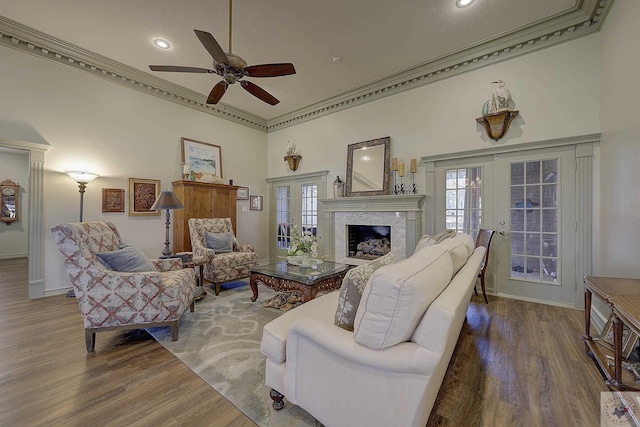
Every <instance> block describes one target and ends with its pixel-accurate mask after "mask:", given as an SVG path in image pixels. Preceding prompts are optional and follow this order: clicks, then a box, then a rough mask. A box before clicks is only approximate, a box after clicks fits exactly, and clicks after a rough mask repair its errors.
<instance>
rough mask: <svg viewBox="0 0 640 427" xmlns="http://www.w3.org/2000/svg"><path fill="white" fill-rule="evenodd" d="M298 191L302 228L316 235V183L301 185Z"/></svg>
mask: <svg viewBox="0 0 640 427" xmlns="http://www.w3.org/2000/svg"><path fill="white" fill-rule="evenodd" d="M300 191H301V202H302V207H301V212H302V221H301V225H302V230H303V231H307V230H310V231H311V234H313V235H314V236H316V235H317V233H318V186H317V185H316V184H306V185H302V186H301V187H300Z"/></svg>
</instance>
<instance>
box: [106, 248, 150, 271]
mask: <svg viewBox="0 0 640 427" xmlns="http://www.w3.org/2000/svg"><path fill="white" fill-rule="evenodd" d="M96 257H97V258H98V260H100V261H101V262H102V263H103V264H104V265H106V266H107V267H109V268H110V269H112V270H113V271H121V272H136V271H158V269H157V268H156V266H155V265H153V263H152V262H151V261H149V258H147V256H146V255H145V254H144V253H142V251H141V250H140V249H138V248H136V247H135V246H130V245H128V246H125V247H124V248H122V249H120V250H118V251H111V252H97V253H96Z"/></svg>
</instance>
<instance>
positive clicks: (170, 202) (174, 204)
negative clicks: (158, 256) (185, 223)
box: [151, 190, 184, 258]
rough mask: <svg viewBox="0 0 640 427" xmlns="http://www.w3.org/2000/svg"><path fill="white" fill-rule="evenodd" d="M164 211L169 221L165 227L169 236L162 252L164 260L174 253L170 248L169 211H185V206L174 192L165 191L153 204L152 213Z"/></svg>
mask: <svg viewBox="0 0 640 427" xmlns="http://www.w3.org/2000/svg"><path fill="white" fill-rule="evenodd" d="M162 209H166V210H167V217H166V218H167V219H166V221H165V225H166V229H167V235H166V239H165V242H164V250H163V251H162V255H163V257H164V258H168V257H170V256H171V254H172V253H173V251H172V250H171V248H170V247H169V244H170V243H171V242H170V241H169V225H170V224H171V213H170V212H169V210H170V209H184V206H183V205H182V202H180V200H178V198H177V197H176V195H175V194H174V193H173V191H171V190H165V191H163V192H162V193H160V195H159V196H158V198H157V199H156V201H155V202H154V203H153V206H151V210H152V211H159V210H162Z"/></svg>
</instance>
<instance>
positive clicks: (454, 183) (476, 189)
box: [445, 167, 482, 239]
mask: <svg viewBox="0 0 640 427" xmlns="http://www.w3.org/2000/svg"><path fill="white" fill-rule="evenodd" d="M445 178H446V190H445V198H446V199H445V208H446V212H445V226H446V228H447V229H448V230H456V231H460V232H463V233H467V234H470V235H471V237H473V238H474V239H475V238H476V236H477V235H478V230H479V229H480V228H481V226H482V168H480V167H473V168H459V169H448V170H447V171H446V172H445Z"/></svg>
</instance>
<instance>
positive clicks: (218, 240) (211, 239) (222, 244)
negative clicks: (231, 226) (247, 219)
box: [204, 231, 233, 254]
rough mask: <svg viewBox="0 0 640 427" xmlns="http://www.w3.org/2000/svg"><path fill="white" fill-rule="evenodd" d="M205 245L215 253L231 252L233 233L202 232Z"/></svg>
mask: <svg viewBox="0 0 640 427" xmlns="http://www.w3.org/2000/svg"><path fill="white" fill-rule="evenodd" d="M204 238H205V241H206V243H207V247H208V248H209V249H213V250H214V251H216V253H219V254H226V253H229V252H233V233H210V232H208V231H207V232H205V234H204Z"/></svg>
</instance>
